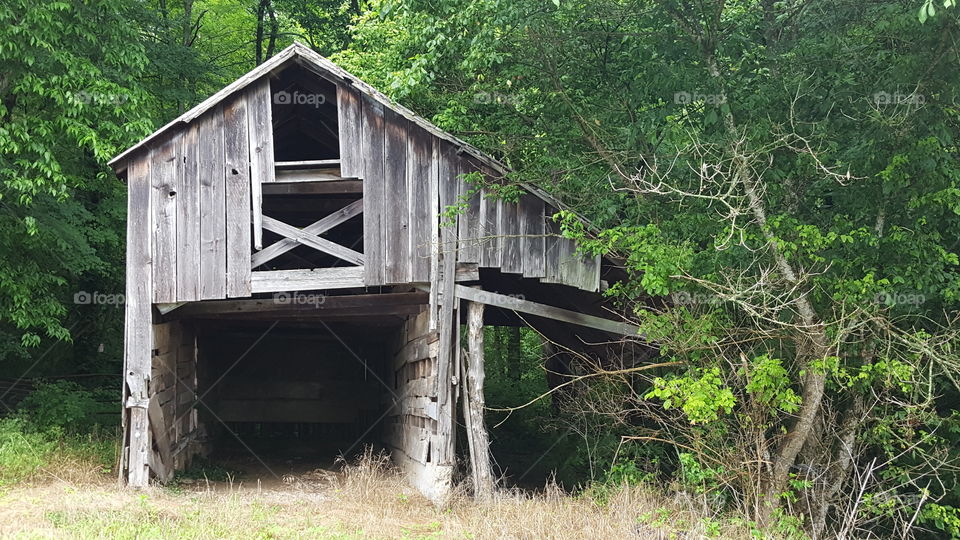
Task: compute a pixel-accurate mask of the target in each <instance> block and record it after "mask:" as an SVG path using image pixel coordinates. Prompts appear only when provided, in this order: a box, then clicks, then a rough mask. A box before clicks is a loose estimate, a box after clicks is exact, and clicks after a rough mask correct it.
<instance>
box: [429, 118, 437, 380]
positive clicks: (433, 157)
mask: <svg viewBox="0 0 960 540" xmlns="http://www.w3.org/2000/svg"><path fill="white" fill-rule="evenodd" d="M429 140H430V143H431V144H430V150H431V152H430V182H429V183H430V189H429V195H428V197H429V205H428V207H427V218H428V219H429V222H430V331H431V332H434V331H436V330H437V328H438V327H439V325H438V324H437V318H438V316H439V297H440V291H439V288H440V140H439V139H436V138H434V137H432V136H430V137H429ZM434 395H436V392H434Z"/></svg>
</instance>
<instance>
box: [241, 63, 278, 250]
mask: <svg viewBox="0 0 960 540" xmlns="http://www.w3.org/2000/svg"><path fill="white" fill-rule="evenodd" d="M270 114H271V107H270V79H264V80H262V81H259V82H258V83H257V84H256V85H254V87H253V88H252V89H251V91H250V92H248V93H247V134H248V143H247V148H248V149H249V152H250V199H251V209H250V210H251V215H252V219H253V247H254V248H255V249H260V248H261V247H263V229H262V227H261V222H260V217H261V207H262V205H263V194H262V185H263V184H269V183H271V182H273V181H274V179H275V174H276V170H275V169H274V167H273V122H272V120H271V118H270Z"/></svg>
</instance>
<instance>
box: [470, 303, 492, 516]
mask: <svg viewBox="0 0 960 540" xmlns="http://www.w3.org/2000/svg"><path fill="white" fill-rule="evenodd" d="M467 343H468V344H469V351H468V353H469V354H467V355H466V356H467V357H468V364H467V369H466V375H467V377H466V381H465V383H466V389H465V392H464V393H463V416H464V420H465V422H466V424H467V426H466V427H467V444H468V446H469V448H470V465H471V467H470V469H471V471H472V473H473V489H474V496H475V497H476V498H477V499H478V500H481V501H485V500H490V499H491V498H492V497H493V490H494V483H493V473H492V468H491V466H490V439H489V437H488V436H487V428H486V426H485V424H484V421H483V410H484V408H485V404H484V397H483V379H484V370H483V304H480V303H477V302H468V305H467Z"/></svg>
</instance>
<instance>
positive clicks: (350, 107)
mask: <svg viewBox="0 0 960 540" xmlns="http://www.w3.org/2000/svg"><path fill="white" fill-rule="evenodd" d="M360 109H361V106H360V95H359V93H358V92H357V91H356V90H354V89H352V88H349V87H347V86H345V85H343V84H339V85H337V122H338V124H339V131H340V174H341V175H342V176H344V177H349V178H354V177H356V178H362V177H363V169H364V165H363V155H364V148H363V137H362V129H363V126H362V125H361V122H362V120H361V110H360Z"/></svg>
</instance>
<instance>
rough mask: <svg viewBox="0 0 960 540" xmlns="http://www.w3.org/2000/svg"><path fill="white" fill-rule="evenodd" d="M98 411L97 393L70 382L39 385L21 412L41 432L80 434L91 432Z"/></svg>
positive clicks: (25, 399) (27, 398)
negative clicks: (95, 394) (82, 431)
mask: <svg viewBox="0 0 960 540" xmlns="http://www.w3.org/2000/svg"><path fill="white" fill-rule="evenodd" d="M97 409H98V407H97V401H96V399H95V397H94V394H93V392H91V391H89V390H86V389H84V388H83V387H82V386H80V385H79V384H77V383H75V382H70V381H54V382H49V383H41V384H38V385H37V387H36V389H35V390H34V391H33V392H31V393H30V394H29V395H28V396H27V397H26V398H24V400H23V401H22V402H21V403H20V410H21V412H22V413H23V414H24V416H25V417H26V418H27V419H28V420H29V422H30V425H31V426H33V427H34V428H35V429H38V430H40V431H55V430H60V431H69V432H73V433H76V432H78V431H81V430H85V429H88V428H89V427H90V426H91V425H92V424H93V422H94V418H93V414H94V413H96V412H97Z"/></svg>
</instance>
